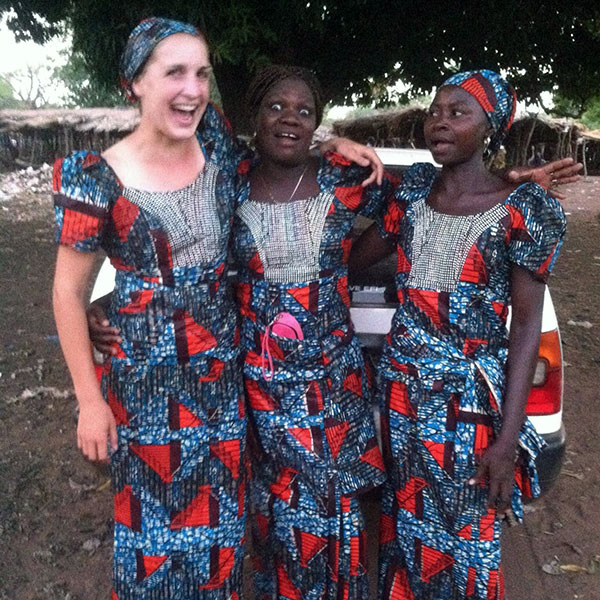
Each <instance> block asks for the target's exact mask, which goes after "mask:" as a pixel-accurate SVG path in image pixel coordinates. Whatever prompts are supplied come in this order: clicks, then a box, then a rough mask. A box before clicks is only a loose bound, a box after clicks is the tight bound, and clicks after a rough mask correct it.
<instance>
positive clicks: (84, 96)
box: [54, 52, 127, 108]
mask: <svg viewBox="0 0 600 600" xmlns="http://www.w3.org/2000/svg"><path fill="white" fill-rule="evenodd" d="M90 72H91V71H90V69H89V67H88V66H87V63H86V59H85V57H84V56H83V55H82V54H81V53H80V52H73V53H72V54H70V55H69V56H68V58H67V61H66V62H65V64H64V65H62V66H60V67H56V68H55V69H54V79H55V81H60V82H62V83H63V85H64V87H65V91H64V101H63V104H64V105H65V106H68V107H74V108H84V107H91V106H119V105H123V104H126V103H127V101H126V99H125V97H124V96H123V94H121V92H120V91H119V90H118V89H116V88H115V86H113V85H109V84H107V83H104V82H103V81H100V80H99V79H97V78H95V77H93V76H92V75H91V74H90Z"/></svg>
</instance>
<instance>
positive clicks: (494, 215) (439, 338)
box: [350, 70, 565, 600]
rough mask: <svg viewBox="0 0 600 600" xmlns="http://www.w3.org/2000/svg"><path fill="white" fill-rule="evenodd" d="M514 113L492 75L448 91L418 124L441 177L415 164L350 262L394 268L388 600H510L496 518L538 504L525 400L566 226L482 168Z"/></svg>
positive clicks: (389, 345) (459, 79)
mask: <svg viewBox="0 0 600 600" xmlns="http://www.w3.org/2000/svg"><path fill="white" fill-rule="evenodd" d="M515 104H516V98H515V94H514V91H513V90H512V88H511V87H510V85H509V84H508V83H507V82H506V81H505V80H504V79H502V78H501V77H500V76H499V75H497V74H496V73H494V72H492V71H485V70H484V71H469V72H466V73H459V74H457V75H454V76H453V77H451V78H450V79H448V80H447V81H445V82H444V83H443V84H442V86H441V87H440V88H439V89H438V92H437V95H436V97H435V99H434V101H433V103H432V105H431V107H430V109H429V115H428V117H427V119H426V123H425V139H426V143H427V146H428V148H429V149H430V150H431V152H432V154H433V157H434V158H435V160H436V161H437V162H438V163H440V164H441V165H442V170H441V173H439V174H437V173H436V171H435V169H434V168H433V167H432V166H431V165H429V164H417V165H413V167H412V168H411V169H409V170H408V171H407V172H406V173H405V175H404V176H403V180H402V186H401V187H400V188H399V189H398V192H397V194H396V197H395V199H394V201H393V202H390V203H389V205H388V207H387V210H386V211H385V212H384V213H383V214H382V216H381V218H380V219H379V221H378V223H377V224H376V225H375V226H374V227H373V228H372V229H370V230H369V231H368V232H367V233H366V234H365V237H364V238H363V239H362V240H361V241H359V242H358V243H357V244H356V245H355V247H354V249H353V254H352V256H351V259H350V263H351V268H352V264H353V262H356V261H359V263H360V265H361V267H364V263H365V260H367V256H370V259H371V260H374V259H375V258H376V257H377V256H379V257H381V256H383V255H384V254H385V253H386V252H390V251H392V250H396V252H397V256H398V260H397V274H396V285H397V291H398V300H399V303H400V305H399V308H398V310H397V312H396V314H395V316H394V319H393V322H392V330H391V332H390V334H389V336H388V337H387V339H386V343H385V345H384V350H383V356H382V359H381V363H380V367H379V373H378V374H379V386H380V389H379V394H380V405H381V413H382V431H383V452H384V460H385V464H386V470H387V474H388V481H387V482H386V484H385V485H384V491H383V501H382V504H383V505H382V517H381V552H380V560H381V564H380V590H379V591H380V598H382V599H385V600H387V599H392V598H402V599H406V600H409V599H410V600H441V599H442V598H443V599H450V598H452V599H453V600H458V599H461V598H465V599H468V598H478V599H481V600H483V599H486V600H500V599H502V598H503V597H504V589H503V580H502V572H501V570H500V533H501V527H502V518H503V516H504V515H505V513H507V511H509V510H512V513H514V515H515V516H516V517H517V518H518V519H520V518H521V517H522V497H523V496H526V497H531V496H537V495H538V493H539V486H538V481H537V475H536V471H535V465H534V460H535V457H536V455H537V453H538V452H539V450H540V448H541V445H542V444H543V442H542V441H541V439H540V438H539V437H538V435H537V434H536V432H535V430H534V429H533V427H532V425H531V423H530V422H529V421H528V420H527V419H526V417H525V404H526V400H527V396H528V393H529V389H530V386H531V381H532V378H533V370H534V366H535V360H536V356H537V350H538V344H539V335H540V326H541V315H542V303H543V297H544V282H545V281H546V279H547V277H548V275H549V273H550V271H551V269H552V267H553V266H554V262H555V260H556V258H557V256H558V253H559V250H560V247H561V243H562V239H563V236H564V233H565V217H564V214H563V211H562V209H561V207H560V205H559V204H558V202H557V201H556V200H555V199H554V198H551V197H550V196H548V195H547V194H546V192H545V191H544V189H543V188H541V187H540V186H538V185H537V184H534V183H525V184H522V185H520V186H518V187H516V188H515V187H514V185H512V186H511V185H510V184H508V183H507V182H506V181H503V180H501V179H499V178H497V177H495V176H494V175H492V174H490V172H489V171H488V170H487V168H486V165H485V162H484V155H485V156H486V157H487V156H488V155H489V153H493V152H495V151H496V150H497V149H498V148H499V147H500V144H501V143H502V140H503V138H504V136H505V134H506V132H507V130H508V129H509V127H510V125H511V123H512V120H513V116H514V111H515ZM509 303H510V305H511V306H512V321H511V327H510V335H509V334H508V333H507V328H506V319H507V314H508V306H509Z"/></svg>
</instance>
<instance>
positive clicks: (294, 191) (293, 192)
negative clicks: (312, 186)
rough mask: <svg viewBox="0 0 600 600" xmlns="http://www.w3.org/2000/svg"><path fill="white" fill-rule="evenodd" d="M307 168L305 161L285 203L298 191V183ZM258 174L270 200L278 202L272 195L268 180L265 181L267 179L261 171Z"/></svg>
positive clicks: (274, 202) (300, 181)
mask: <svg viewBox="0 0 600 600" xmlns="http://www.w3.org/2000/svg"><path fill="white" fill-rule="evenodd" d="M307 169H308V163H306V166H305V167H304V169H303V170H302V173H300V177H298V181H297V182H296V185H295V186H294V189H293V190H292V193H291V194H290V197H289V198H288V199H287V200H286V203H287V202H290V201H291V200H292V198H293V197H294V196H295V194H296V192H297V191H298V188H299V187H300V184H301V183H302V180H303V179H304V174H305V173H306V170H307ZM259 174H260V178H261V179H262V181H263V183H264V184H265V188H266V190H267V194H269V198H270V200H271V202H272V203H273V204H279V203H278V202H277V200H275V198H274V197H273V194H272V193H271V185H270V184H269V182H268V181H267V179H266V178H265V176H264V175H263V174H262V172H261V171H259Z"/></svg>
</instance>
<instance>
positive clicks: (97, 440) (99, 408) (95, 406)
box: [77, 391, 117, 462]
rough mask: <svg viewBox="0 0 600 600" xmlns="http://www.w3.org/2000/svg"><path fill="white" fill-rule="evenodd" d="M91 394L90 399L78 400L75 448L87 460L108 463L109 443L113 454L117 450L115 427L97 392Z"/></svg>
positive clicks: (104, 403)
mask: <svg viewBox="0 0 600 600" xmlns="http://www.w3.org/2000/svg"><path fill="white" fill-rule="evenodd" d="M92 394H93V397H91V398H78V399H79V422H78V424H77V447H78V448H79V450H81V452H82V454H83V455H84V456H85V457H86V458H87V459H88V460H92V461H100V462H108V459H109V455H108V445H109V443H110V447H111V450H112V451H113V452H114V451H115V450H116V449H117V425H116V423H115V417H114V416H113V413H112V411H111V410H110V407H109V406H108V404H107V403H106V402H105V401H104V398H102V396H101V395H100V393H99V391H98V392H97V393H92Z"/></svg>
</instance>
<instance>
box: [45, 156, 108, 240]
mask: <svg viewBox="0 0 600 600" xmlns="http://www.w3.org/2000/svg"><path fill="white" fill-rule="evenodd" d="M99 160H100V157H99V156H98V155H97V154H95V153H91V152H85V151H80V152H74V153H73V154H70V155H69V156H67V157H65V158H62V159H58V160H57V161H56V162H55V163H54V171H53V177H52V191H53V198H54V214H55V224H56V241H57V243H59V244H64V245H66V246H71V247H72V248H74V249H75V250H79V251H81V252H93V251H95V250H97V249H98V247H99V246H100V243H101V240H102V233H103V231H104V229H105V227H106V223H107V221H108V217H109V211H110V209H109V203H110V194H109V193H108V190H109V188H108V186H106V185H103V183H102V180H98V179H97V178H96V177H94V175H93V173H92V171H93V167H94V166H95V165H96V164H97V163H98V161H99Z"/></svg>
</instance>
